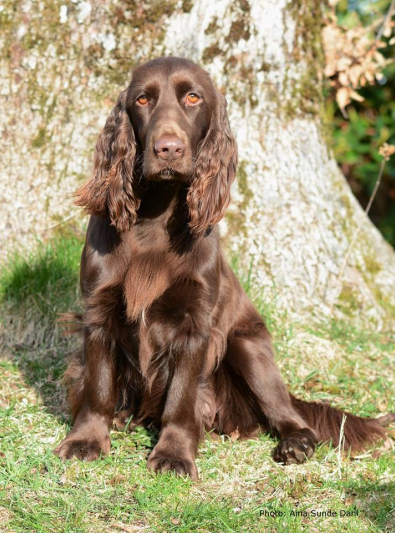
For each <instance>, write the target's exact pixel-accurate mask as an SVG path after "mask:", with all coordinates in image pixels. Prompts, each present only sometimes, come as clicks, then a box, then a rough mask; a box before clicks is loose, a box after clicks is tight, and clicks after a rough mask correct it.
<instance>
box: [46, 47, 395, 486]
mask: <svg viewBox="0 0 395 533" xmlns="http://www.w3.org/2000/svg"><path fill="white" fill-rule="evenodd" d="M236 166H237V147H236V142H235V139H234V136H233V134H232V131H231V129H230V126H229V121H228V117H227V112H226V100H225V98H224V96H223V95H222V94H221V93H220V92H219V91H218V90H216V89H215V87H214V86H213V83H212V82H211V80H210V77H209V76H208V74H207V73H206V72H205V71H204V70H202V69H201V68H199V67H198V66H197V65H195V64H194V63H192V62H191V61H188V60H186V59H180V58H175V57H164V58H160V59H155V60H153V61H150V62H148V63H146V64H144V65H142V66H140V67H138V68H136V69H134V71H133V74H132V80H131V82H130V84H129V86H128V87H127V88H126V89H125V90H123V91H122V92H121V94H120V95H119V97H118V100H117V102H116V104H115V107H114V109H113V110H112V112H111V114H110V116H109V117H108V119H107V122H106V124H105V126H104V129H103V131H102V132H101V134H100V136H99V138H98V141H97V144H96V152H95V160H94V172H93V176H92V178H91V179H90V181H88V182H87V184H86V185H84V186H83V187H82V188H81V189H80V190H79V191H78V192H77V204H78V205H80V206H83V207H84V208H85V210H86V211H87V212H88V213H89V214H90V215H91V217H90V221H89V227H88V230H87V235H86V244H85V248H84V251H83V254H82V261H81V290H82V294H83V298H84V302H85V311H84V314H83V315H81V317H80V320H81V329H82V332H83V336H84V349H83V350H82V351H81V353H79V354H78V355H76V356H75V358H74V360H73V361H72V363H71V364H70V367H69V369H68V370H67V372H66V378H67V381H68V385H69V401H70V405H71V410H72V415H73V419H74V426H73V429H72V430H71V431H70V433H69V435H68V436H67V437H66V438H65V439H64V440H63V441H62V442H61V444H60V445H59V446H58V447H57V448H56V450H55V452H56V453H57V454H58V455H59V456H60V457H61V458H64V459H65V458H71V457H73V456H75V457H78V458H80V459H85V460H93V459H96V458H98V457H99V456H100V454H101V453H108V452H109V451H110V436H109V428H110V427H111V425H112V422H113V419H114V416H115V414H116V413H117V412H119V411H120V410H123V411H122V412H123V413H125V412H127V413H128V414H129V415H130V416H133V422H134V423H138V424H143V425H145V426H148V425H149V426H151V427H154V428H157V429H158V430H159V431H160V433H159V441H158V443H157V444H156V446H155V448H154V449H153V451H152V452H151V454H150V456H149V458H148V468H149V469H151V470H153V471H155V472H165V471H175V472H176V473H178V474H188V475H190V476H191V478H193V479H197V476H198V473H197V469H196V465H195V456H196V452H197V448H198V443H199V440H200V439H201V438H202V436H203V433H204V430H208V431H211V430H214V431H215V432H217V433H220V434H228V435H229V434H230V433H232V432H234V431H236V430H237V431H238V432H239V434H240V436H241V437H248V436H251V435H254V434H256V433H257V431H268V432H270V433H272V434H273V435H275V436H277V437H278V438H279V443H278V445H277V447H276V449H275V451H274V459H275V460H276V461H279V462H282V463H300V462H303V461H304V460H305V459H306V458H307V457H310V456H311V455H312V454H313V451H314V447H315V445H316V444H317V443H318V442H319V441H328V440H332V441H333V443H334V444H335V445H337V444H338V442H339V433H340V426H341V423H342V418H343V413H342V412H340V411H338V410H336V409H333V408H331V407H329V406H328V405H327V404H324V403H308V402H304V401H302V400H298V399H296V398H295V397H293V396H292V395H290V394H289V393H288V391H287V389H286V386H285V384H284V382H283V380H282V378H281V375H280V372H279V369H278V368H277V365H276V363H275V361H274V356H273V349H272V345H271V341H270V335H269V333H268V331H267V328H266V326H265V324H264V321H263V320H262V318H261V317H260V316H259V314H258V312H257V311H256V310H255V308H254V307H253V305H252V304H251V302H250V301H249V300H248V298H247V296H246V294H245V293H244V291H243V289H242V288H241V286H240V284H239V282H238V280H237V279H236V277H235V275H234V274H233V272H232V270H231V269H230V267H229V265H228V263H227V262H226V259H225V257H224V254H223V252H222V251H221V248H220V243H219V231H218V226H217V223H218V222H219V221H220V220H221V218H222V217H223V216H224V215H225V212H226V209H227V207H228V204H229V200H230V187H231V184H232V182H233V180H234V178H235V174H236ZM393 419H394V415H388V416H387V417H383V418H382V419H380V420H373V419H364V418H360V417H357V416H353V415H351V414H347V419H346V423H345V427H344V444H345V448H346V449H347V448H350V447H352V448H353V449H356V450H358V449H361V448H362V447H363V446H364V445H366V444H368V443H371V442H373V441H375V440H376V439H378V438H380V437H383V436H384V434H385V432H384V429H383V427H382V426H383V424H384V423H385V422H389V421H391V420H393Z"/></svg>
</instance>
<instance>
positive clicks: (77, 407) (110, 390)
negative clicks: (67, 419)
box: [55, 334, 117, 461]
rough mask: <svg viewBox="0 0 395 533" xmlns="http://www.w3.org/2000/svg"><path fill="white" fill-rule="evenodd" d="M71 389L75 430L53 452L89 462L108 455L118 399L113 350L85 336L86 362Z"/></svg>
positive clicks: (63, 456)
mask: <svg viewBox="0 0 395 533" xmlns="http://www.w3.org/2000/svg"><path fill="white" fill-rule="evenodd" d="M80 374H81V375H80V376H78V377H77V379H76V380H75V382H74V383H73V384H72V385H71V387H70V389H71V390H70V403H71V408H72V415H73V419H74V426H73V429H72V430H71V431H70V433H69V434H68V435H67V437H66V438H65V439H64V440H63V441H62V442H61V443H60V444H59V446H58V447H57V448H56V449H55V453H56V454H57V455H59V457H61V458H62V459H71V458H72V457H77V458H79V459H84V460H87V461H92V460H94V459H97V458H98V457H99V456H100V453H101V452H104V453H108V452H109V451H110V435H109V427H110V424H111V422H112V419H113V416H114V410H115V404H116V399H117V391H116V368H115V358H114V355H113V352H112V350H111V349H110V347H109V346H106V345H105V344H104V343H102V342H99V341H96V340H93V339H92V338H90V337H89V336H88V335H87V334H85V360H84V364H83V366H82V367H81V372H80Z"/></svg>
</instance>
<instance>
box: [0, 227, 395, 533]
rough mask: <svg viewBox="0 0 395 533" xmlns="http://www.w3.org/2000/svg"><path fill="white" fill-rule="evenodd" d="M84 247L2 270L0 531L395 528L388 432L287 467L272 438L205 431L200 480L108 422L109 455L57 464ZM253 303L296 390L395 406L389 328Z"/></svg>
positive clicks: (394, 353)
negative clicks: (350, 453)
mask: <svg viewBox="0 0 395 533" xmlns="http://www.w3.org/2000/svg"><path fill="white" fill-rule="evenodd" d="M80 253H81V242H80V240H79V239H78V238H76V237H65V236H63V238H62V239H59V240H57V241H52V242H51V243H49V244H46V245H41V246H39V248H38V251H37V252H35V253H34V254H31V255H30V256H29V257H28V258H27V259H26V258H22V257H20V256H18V255H16V256H15V257H14V258H13V259H12V260H11V261H10V263H9V264H8V266H7V267H6V268H5V269H4V271H3V274H2V276H1V280H0V294H1V299H2V304H1V305H2V326H1V327H2V331H1V342H2V356H1V359H0V376H1V379H0V532H1V533H3V532H4V533H5V532H7V533H11V532H29V533H30V532H43V533H44V532H45V533H47V532H48V533H50V532H51V533H53V532H67V533H71V532H99V533H100V532H114V533H115V532H156V531H163V532H171V531H180V532H209V533H214V532H218V533H219V532H229V531H240V532H247V531H251V532H260V531H262V532H263V531H264V532H290V533H292V532H295V533H296V532H303V531H311V532H318V533H322V532H327V533H332V532H334V533H337V532H342V531H349V532H365V531H366V532H381V531H388V532H393V531H395V461H394V459H395V453H394V443H393V440H390V441H389V442H388V443H387V444H386V445H381V446H378V447H377V448H376V449H374V450H370V451H368V452H367V453H365V454H362V455H361V456H358V457H354V458H349V457H347V456H344V455H342V454H340V453H339V452H338V450H336V449H332V448H330V447H328V446H321V447H319V448H318V450H317V452H316V454H315V455H314V456H313V458H312V459H311V460H310V461H308V462H307V463H306V464H304V465H300V466H297V465H291V466H287V467H283V466H280V465H278V464H276V463H274V462H273V460H272V459H271V451H272V449H273V448H274V445H275V441H274V439H272V438H270V437H268V436H261V437H260V438H258V439H256V440H247V441H240V440H237V439H229V438H225V437H222V438H220V439H212V438H211V437H210V436H207V438H206V439H205V440H204V441H203V443H202V444H201V446H200V451H199V457H198V460H197V464H198V469H199V473H200V480H199V482H197V483H191V482H190V481H189V480H188V479H182V478H176V477H175V476H173V475H170V474H167V475H160V476H155V475H153V474H151V473H149V472H148V471H147V469H146V458H147V455H148V454H149V452H150V450H151V449H152V446H153V444H154V443H155V442H156V438H157V436H156V435H155V434H152V433H150V432H147V431H146V430H144V429H143V428H138V429H137V431H134V432H132V433H130V432H126V433H124V432H118V431H112V451H111V454H110V455H109V456H107V457H105V458H103V459H102V460H100V461H97V462H93V463H86V462H79V461H74V460H73V461H69V462H66V463H62V462H61V461H60V460H59V459H58V458H57V457H56V456H55V455H53V453H52V450H53V449H54V447H55V445H56V444H57V443H58V442H59V441H60V440H61V439H62V438H63V437H64V436H65V435H66V433H67V431H68V430H69V417H68V414H67V405H66V403H65V400H64V391H63V389H62V386H61V375H62V372H63V371H64V369H65V366H66V357H67V354H68V353H69V352H70V351H71V350H72V349H73V347H75V345H76V343H77V342H78V340H77V339H74V338H72V337H71V338H67V337H64V335H63V334H62V332H61V331H60V330H59V328H58V326H56V324H55V318H56V316H57V315H58V313H60V312H64V311H68V310H78V309H79V306H80V303H79V296H78V267H79V258H80ZM256 304H257V306H258V308H259V309H260V310H261V311H262V312H263V313H264V314H266V315H267V318H268V325H269V327H270V329H271V331H272V334H273V337H274V344H275V348H276V353H277V358H278V362H279V364H280V366H281V368H282V372H283V375H284V378H285V380H286V382H287V384H288V385H289V387H290V389H292V391H293V392H294V393H295V394H297V395H298V396H300V397H302V398H304V399H313V400H317V399H323V400H330V401H331V402H332V404H333V405H336V406H338V407H341V408H344V409H348V410H350V411H352V412H353V413H355V414H360V415H367V416H368V415H371V416H376V415H378V414H380V413H385V412H389V411H395V398H394V391H395V384H394V368H395V334H394V333H393V332H390V333H380V334H379V333H374V332H368V331H359V330H356V329H354V328H353V327H352V326H350V325H348V324H346V323H339V322H329V323H318V324H315V325H314V326H312V325H310V326H306V325H301V324H297V323H295V322H293V321H292V320H291V319H289V318H287V317H286V316H283V315H281V316H280V315H279V314H276V312H275V311H273V309H270V308H268V306H267V305H265V304H264V300H263V299H262V301H260V300H259V299H258V301H257V302H256ZM393 436H394V430H393V433H392V437H393ZM335 513H337V515H336V516H333V515H334V514H335ZM341 514H346V516H341ZM347 514H348V516H347Z"/></svg>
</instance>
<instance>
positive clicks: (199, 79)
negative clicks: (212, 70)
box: [126, 58, 216, 181]
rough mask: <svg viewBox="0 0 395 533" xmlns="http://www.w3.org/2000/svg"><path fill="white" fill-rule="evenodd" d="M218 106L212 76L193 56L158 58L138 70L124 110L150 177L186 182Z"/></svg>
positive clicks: (145, 171)
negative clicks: (192, 58) (195, 62)
mask: <svg viewBox="0 0 395 533" xmlns="http://www.w3.org/2000/svg"><path fill="white" fill-rule="evenodd" d="M215 105H216V92H215V89H214V87H213V85H212V83H211V80H210V78H209V77H208V75H207V73H206V72H204V70H202V69H201V68H199V67H198V66H197V65H195V64H194V63H191V62H190V61H187V60H185V59H178V58H162V59H155V60H153V61H150V62H149V63H146V64H145V65H143V66H141V67H138V68H136V69H135V70H134V72H133V78H132V81H131V83H130V85H129V88H128V92H127V98H126V110H127V113H128V115H129V117H130V120H131V123H132V125H133V129H134V134H135V137H136V142H137V145H138V147H139V149H140V150H141V152H142V153H143V166H142V170H143V175H144V177H145V178H146V179H148V180H174V179H175V180H183V181H186V180H187V179H188V178H189V177H190V176H191V175H192V174H193V171H194V161H195V160H196V155H197V151H198V147H199V144H200V142H201V141H202V140H203V139H204V137H205V136H206V134H207V131H208V129H209V127H210V123H211V118H212V114H213V109H214V106H215ZM139 159H140V158H139Z"/></svg>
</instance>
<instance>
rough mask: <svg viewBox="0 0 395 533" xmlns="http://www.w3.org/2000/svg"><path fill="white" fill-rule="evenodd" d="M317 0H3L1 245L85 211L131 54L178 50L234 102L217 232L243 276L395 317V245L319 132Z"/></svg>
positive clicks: (312, 303) (255, 283) (302, 301)
mask: <svg viewBox="0 0 395 533" xmlns="http://www.w3.org/2000/svg"><path fill="white" fill-rule="evenodd" d="M291 6H292V7H291ZM321 9H322V8H321V3H320V2H319V1H318V0H298V1H296V2H293V3H292V4H290V3H287V2H286V1H285V0H265V1H262V0H237V1H235V0H220V1H215V2H213V1H212V0H194V1H193V0H184V1H182V2H181V1H178V2H171V1H167V2H164V1H161V0H159V1H153V0H151V1H149V2H145V3H139V2H133V1H132V0H129V1H127V2H118V3H112V2H103V1H101V2H95V3H93V2H92V3H90V2H87V1H83V2H80V1H79V0H73V3H67V7H66V3H63V2H56V1H49V0H47V1H43V2H40V3H39V4H36V3H33V2H31V1H29V0H26V1H24V2H17V3H15V2H11V1H9V2H5V3H4V4H3V8H2V10H1V12H0V16H1V23H2V24H1V25H2V36H1V41H2V52H1V56H0V60H1V68H2V79H3V80H7V81H6V83H4V84H3V85H2V88H1V89H0V91H1V104H2V109H3V110H4V109H7V114H6V115H4V114H2V115H1V118H0V121H1V131H2V151H3V153H4V154H5V155H4V156H3V164H2V166H1V170H0V172H1V174H0V197H2V199H3V202H4V205H3V207H2V210H3V217H2V220H1V221H0V228H1V242H0V245H1V246H2V247H8V248H10V247H11V246H12V240H13V239H15V240H17V241H18V242H22V243H23V244H24V245H29V244H30V243H32V242H34V239H35V237H36V235H39V236H40V237H46V236H47V235H49V234H50V231H51V230H52V229H53V228H54V227H55V226H57V225H58V224H62V223H63V222H64V221H67V220H68V219H69V218H71V217H73V216H76V217H79V215H77V214H76V213H77V210H76V209H75V208H73V207H71V206H70V205H71V199H70V197H69V195H70V193H71V192H72V191H73V190H74V189H75V188H76V185H77V184H79V183H80V182H81V181H82V180H85V179H86V178H87V176H88V175H89V172H90V169H91V165H92V154H93V148H94V144H95V138H96V136H97V134H98V133H99V130H100V128H101V127H102V125H103V124H104V121H105V118H106V117H107V115H108V114H109V111H110V109H111V107H112V104H113V102H114V100H115V99H116V97H117V95H118V93H119V91H120V90H121V89H123V88H124V87H125V86H126V85H127V83H128V80H129V77H130V74H129V73H130V69H131V68H132V67H133V66H134V65H136V64H139V63H142V62H144V61H146V60H148V59H150V58H152V57H156V56H160V55H179V56H184V57H188V58H190V59H192V60H194V61H196V62H197V63H199V64H200V65H202V66H203V67H204V68H206V69H207V70H208V71H209V72H210V74H211V75H212V76H213V78H214V81H215V83H216V84H217V86H218V87H219V88H220V89H221V90H223V91H224V92H225V93H226V96H227V99H228V102H229V115H230V121H231V125H232V127H233V131H234V132H235V134H236V137H237V141H238V145H239V158H240V165H239V172H238V180H237V183H236V185H235V187H234V191H233V203H232V206H231V208H230V210H229V214H228V217H227V219H226V221H225V223H224V224H223V229H224V234H225V235H226V239H224V241H225V243H226V245H227V246H228V251H229V255H230V256H232V255H233V256H236V257H237V259H238V261H239V264H240V267H241V268H242V270H244V272H248V271H250V272H249V279H250V283H251V285H252V287H253V288H254V289H255V290H259V291H265V295H266V298H267V299H268V300H271V299H273V298H274V299H275V302H276V306H277V307H279V308H281V309H286V310H288V311H289V312H291V313H296V314H297V315H298V316H300V315H301V314H302V315H303V314H304V315H305V316H310V315H311V314H314V315H324V316H331V315H333V314H334V315H343V314H345V313H346V314H349V313H351V312H352V313H354V314H355V315H356V316H358V317H360V318H362V319H363V320H364V321H365V322H369V323H370V324H374V325H375V326H377V327H381V326H382V325H383V324H384V323H387V321H388V320H390V319H391V318H394V317H395V254H394V250H393V249H392V248H391V247H390V246H389V245H388V244H387V243H386V242H385V241H384V239H383V238H382V237H381V235H380V233H379V232H378V231H377V230H376V229H375V227H374V226H373V225H372V224H371V222H370V221H369V219H368V218H367V216H366V215H365V214H364V213H363V211H362V209H361V208H360V206H359V204H358V202H357V201H356V200H355V198H354V197H353V195H352V193H351V191H350V189H349V187H348V185H347V183H346V181H345V179H344V177H343V175H342V174H341V172H340V171H339V169H338V167H337V165H336V162H335V161H334V160H333V157H332V155H331V153H330V152H328V149H327V145H326V141H325V135H324V129H323V126H322V121H321V108H322V71H323V53H322V46H321V27H322V23H323V13H322V11H321ZM357 228H359V233H358V236H357V238H356V240H355V243H354V244H353V245H352V247H351V250H350V254H349V259H348V261H347V264H345V257H346V255H347V253H348V250H349V249H350V245H351V243H352V241H353V236H354V235H355V234H356V232H357ZM10 235H11V237H12V239H10ZM340 274H341V275H340Z"/></svg>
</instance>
